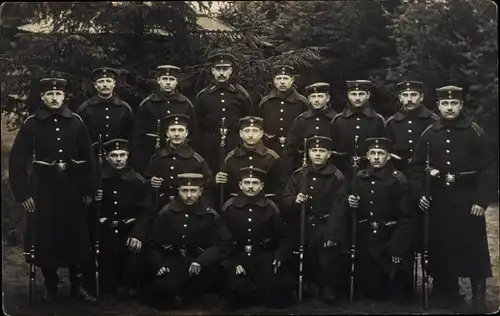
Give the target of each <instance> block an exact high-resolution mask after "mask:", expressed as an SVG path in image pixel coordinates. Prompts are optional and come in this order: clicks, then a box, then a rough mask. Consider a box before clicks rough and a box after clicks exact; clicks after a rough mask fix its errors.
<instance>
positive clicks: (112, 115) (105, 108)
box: [77, 68, 134, 144]
mask: <svg viewBox="0 0 500 316" xmlns="http://www.w3.org/2000/svg"><path fill="white" fill-rule="evenodd" d="M116 77H117V73H116V71H115V70H114V69H111V68H98V69H94V71H92V82H93V83H94V87H95V89H96V90H97V95H95V96H93V97H92V98H90V99H89V100H87V101H85V102H84V103H83V104H82V105H80V107H79V108H78V111H77V113H78V115H80V116H81V117H82V119H83V121H84V122H85V125H87V128H88V130H89V134H90V140H91V141H92V143H94V144H95V143H96V142H98V141H99V135H101V136H102V140H103V141H107V140H110V139H115V138H124V139H127V140H128V139H130V132H131V131H132V126H133V124H134V114H133V113H132V109H131V108H130V106H129V105H128V104H127V103H126V102H124V101H122V100H120V99H119V98H118V97H117V96H116V95H115V94H114V93H113V92H114V90H115V86H116Z"/></svg>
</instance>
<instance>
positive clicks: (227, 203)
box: [221, 197, 234, 212]
mask: <svg viewBox="0 0 500 316" xmlns="http://www.w3.org/2000/svg"><path fill="white" fill-rule="evenodd" d="M233 202H234V197H232V198H230V199H229V200H227V201H226V203H224V205H222V209H221V212H224V211H225V210H226V209H227V208H228V207H229V206H230V205H231V204H233Z"/></svg>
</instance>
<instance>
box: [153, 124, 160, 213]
mask: <svg viewBox="0 0 500 316" xmlns="http://www.w3.org/2000/svg"><path fill="white" fill-rule="evenodd" d="M160 125H161V120H160V119H158V120H157V121H156V144H155V152H156V154H158V152H159V151H160V141H161V139H160ZM159 203H160V189H159V188H156V189H155V193H154V197H153V207H154V210H155V212H157V211H158V209H159V205H158V204H159Z"/></svg>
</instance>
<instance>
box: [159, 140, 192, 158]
mask: <svg viewBox="0 0 500 316" xmlns="http://www.w3.org/2000/svg"><path fill="white" fill-rule="evenodd" d="M193 154H194V150H193V148H191V146H189V145H188V144H186V143H184V144H183V145H182V146H180V147H177V148H173V147H172V146H170V143H167V145H166V146H164V147H163V148H162V149H161V150H160V152H159V153H158V156H159V157H167V156H170V155H172V156H174V155H179V156H181V157H182V158H189V157H192V156H193Z"/></svg>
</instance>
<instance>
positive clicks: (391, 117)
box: [385, 115, 394, 126]
mask: <svg viewBox="0 0 500 316" xmlns="http://www.w3.org/2000/svg"><path fill="white" fill-rule="evenodd" d="M393 119H394V115H391V116H389V118H388V119H387V121H385V126H387V124H389V122H390V121H392V120H393Z"/></svg>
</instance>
